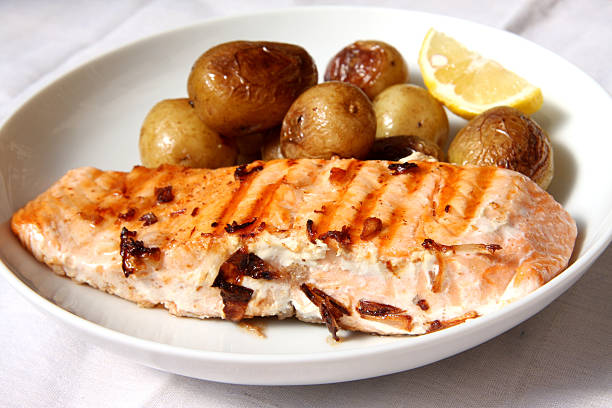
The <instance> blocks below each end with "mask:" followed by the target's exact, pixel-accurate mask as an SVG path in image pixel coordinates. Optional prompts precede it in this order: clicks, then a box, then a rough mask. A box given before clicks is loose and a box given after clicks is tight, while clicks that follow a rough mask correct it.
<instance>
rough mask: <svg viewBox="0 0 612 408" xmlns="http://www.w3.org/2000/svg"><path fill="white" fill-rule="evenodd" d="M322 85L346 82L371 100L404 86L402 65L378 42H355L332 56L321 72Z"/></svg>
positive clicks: (395, 52)
mask: <svg viewBox="0 0 612 408" xmlns="http://www.w3.org/2000/svg"><path fill="white" fill-rule="evenodd" d="M324 78H325V80H326V81H342V82H349V83H351V84H353V85H355V86H357V87H359V88H361V90H362V91H364V92H365V93H366V95H368V97H369V98H370V99H374V98H375V97H376V95H378V94H379V93H380V92H382V91H383V89H385V88H387V87H389V86H391V85H395V84H401V83H404V82H408V80H409V73H408V66H407V65H406V61H404V58H403V57H402V55H401V54H400V53H399V51H398V50H397V49H395V48H394V47H393V46H391V45H389V44H387V43H385V42H382V41H356V42H354V43H352V44H350V45H347V46H346V47H344V48H343V49H342V50H340V52H339V53H338V54H336V55H335V56H334V57H333V58H332V59H331V61H329V64H328V65H327V69H326V71H325V77H324Z"/></svg>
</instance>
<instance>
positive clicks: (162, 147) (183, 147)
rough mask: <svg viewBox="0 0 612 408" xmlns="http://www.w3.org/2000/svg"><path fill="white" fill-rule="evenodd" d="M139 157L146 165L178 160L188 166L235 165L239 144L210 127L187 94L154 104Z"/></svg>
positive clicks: (144, 128) (151, 165) (141, 135)
mask: <svg viewBox="0 0 612 408" xmlns="http://www.w3.org/2000/svg"><path fill="white" fill-rule="evenodd" d="M139 149H140V158H141V160H142V164H143V165H144V166H146V167H157V166H159V165H161V164H164V163H167V164H177V165H181V166H188V167H205V168H211V169H213V168H217V167H224V166H232V165H233V164H234V162H235V161H236V153H237V151H236V147H235V146H234V145H233V143H232V142H230V141H227V140H224V139H223V138H221V137H220V136H219V134H218V133H217V132H215V131H214V130H212V129H210V128H208V127H207V126H206V125H205V124H204V123H202V121H201V120H200V118H198V116H197V115H196V114H195V111H194V108H193V107H192V106H191V105H190V104H189V100H188V99H187V98H180V99H166V100H163V101H161V102H159V103H158V104H157V105H155V106H154V107H153V108H152V109H151V111H150V112H149V114H148V115H147V117H146V118H145V120H144V123H143V124H142V128H141V130H140V141H139Z"/></svg>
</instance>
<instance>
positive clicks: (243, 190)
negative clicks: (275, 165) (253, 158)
mask: <svg viewBox="0 0 612 408" xmlns="http://www.w3.org/2000/svg"><path fill="white" fill-rule="evenodd" d="M258 167H259V166H254V168H258ZM262 169H263V167H262ZM245 172H246V173H247V175H246V176H244V177H239V178H238V180H239V183H240V184H239V185H238V190H237V191H236V193H234V195H233V196H231V197H230V198H229V200H228V201H227V202H226V203H225V207H223V210H222V211H221V216H220V217H219V221H217V222H218V223H219V225H218V226H217V228H216V229H215V230H214V232H213V234H214V235H215V236H219V235H221V234H222V233H223V229H224V228H225V225H227V224H230V223H231V221H235V220H234V219H232V217H233V216H234V212H235V211H236V208H238V206H239V205H240V203H241V202H242V199H243V198H244V197H245V196H246V195H247V192H248V190H249V188H250V187H251V184H253V181H254V180H255V178H257V177H258V176H259V175H260V173H261V171H260V170H258V171H254V172H250V173H249V172H248V170H245Z"/></svg>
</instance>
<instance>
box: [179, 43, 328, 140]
mask: <svg viewBox="0 0 612 408" xmlns="http://www.w3.org/2000/svg"><path fill="white" fill-rule="evenodd" d="M317 79H318V74H317V67H316V65H315V63H314V61H313V59H312V57H311V56H310V55H309V54H308V52H306V50H304V49H303V48H301V47H299V46H297V45H292V44H284V43H276V42H266V41H256V42H253V41H233V42H227V43H223V44H219V45H217V46H215V47H213V48H211V49H209V50H208V51H206V52H205V53H204V54H202V55H201V56H200V58H198V60H197V61H196V62H195V64H194V65H193V67H192V69H191V73H190V75H189V79H188V81H187V91H188V93H189V98H190V100H191V101H192V102H193V103H194V106H195V109H196V112H197V114H198V116H199V117H200V119H202V121H203V122H204V123H206V124H207V125H208V126H209V127H210V128H212V129H214V130H215V131H217V132H219V133H220V134H222V135H223V136H227V137H240V136H242V135H246V134H249V133H254V132H258V131H262V130H265V129H268V128H271V127H273V126H276V125H279V124H280V123H281V121H282V120H283V117H284V116H285V114H286V113H287V110H288V109H289V107H290V106H291V104H292V103H293V101H294V100H295V98H297V96H298V95H299V94H300V93H302V92H303V91H304V90H305V89H307V88H309V87H310V86H312V85H315V84H316V83H317Z"/></svg>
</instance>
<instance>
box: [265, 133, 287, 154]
mask: <svg viewBox="0 0 612 408" xmlns="http://www.w3.org/2000/svg"><path fill="white" fill-rule="evenodd" d="M284 158H285V156H283V152H281V147H280V128H273V129H270V130H269V131H268V133H267V135H266V140H265V141H264V144H263V146H261V159H262V160H264V161H268V160H276V159H284Z"/></svg>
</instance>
